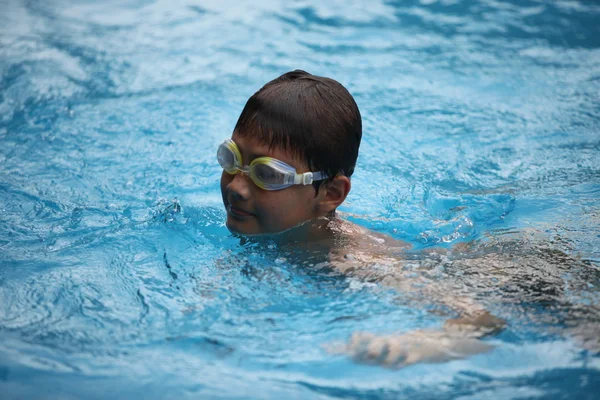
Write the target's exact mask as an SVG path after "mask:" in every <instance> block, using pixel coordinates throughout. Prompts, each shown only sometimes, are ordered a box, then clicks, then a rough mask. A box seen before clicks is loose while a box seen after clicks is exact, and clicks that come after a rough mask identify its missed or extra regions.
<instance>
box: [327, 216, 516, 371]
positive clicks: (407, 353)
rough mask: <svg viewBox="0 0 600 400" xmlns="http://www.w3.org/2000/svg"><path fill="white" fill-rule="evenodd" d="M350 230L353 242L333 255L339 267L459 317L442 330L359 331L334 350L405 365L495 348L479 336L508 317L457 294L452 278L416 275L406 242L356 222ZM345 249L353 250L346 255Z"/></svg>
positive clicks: (496, 328) (494, 329)
mask: <svg viewBox="0 0 600 400" xmlns="http://www.w3.org/2000/svg"><path fill="white" fill-rule="evenodd" d="M346 233H351V234H354V235H352V236H354V237H353V239H354V240H352V242H353V245H352V246H344V248H340V249H337V250H335V251H334V252H332V254H331V255H330V256H331V262H332V264H333V265H334V266H335V267H336V268H337V269H338V270H340V271H341V272H343V273H347V274H349V275H352V276H353V277H356V278H358V279H364V280H368V281H371V282H375V283H379V284H382V285H384V286H388V287H392V288H395V289H397V290H398V291H399V292H402V293H407V294H418V297H423V298H426V299H427V300H428V301H433V302H435V303H441V304H443V305H445V306H447V307H449V308H451V309H453V310H454V311H455V312H457V313H458V314H459V316H458V317H457V318H453V319H449V320H447V321H446V322H445V323H444V326H443V329H442V330H418V331H413V332H409V333H404V334H399V335H386V336H377V335H374V334H372V333H366V332H358V333H355V334H353V335H352V337H351V338H350V340H349V341H348V343H347V344H345V345H344V346H337V347H336V348H335V349H333V350H334V351H337V352H340V351H341V352H344V353H346V354H349V355H350V356H352V357H353V358H354V359H356V360H358V361H362V362H367V363H377V364H383V365H386V366H394V367H402V366H406V365H410V364H414V363H418V362H442V361H447V360H451V359H456V358H463V357H467V356H469V355H473V354H477V353H481V352H484V351H487V350H489V349H491V348H492V346H491V345H489V344H487V343H485V342H483V341H481V340H480V339H479V338H481V337H482V336H485V335H490V334H494V333H497V332H498V331H500V330H502V329H503V327H504V326H505V321H504V320H502V319H500V318H497V317H494V316H493V315H491V314H490V313H489V312H488V311H487V310H485V308H484V307H482V306H481V305H480V304H478V303H477V302H476V301H475V300H474V299H473V298H470V297H465V296H455V295H453V291H452V289H451V288H450V287H449V286H450V285H449V284H448V283H449V282H445V281H443V280H431V279H422V278H423V277H422V276H419V274H418V273H416V274H415V272H414V271H412V270H409V271H406V270H404V268H403V267H404V266H403V263H407V262H410V261H407V260H404V261H403V257H402V253H403V252H404V251H406V250H407V248H408V246H407V244H406V243H404V242H400V241H396V240H394V239H393V238H390V237H389V236H385V235H381V234H377V233H373V232H370V231H368V230H366V229H364V228H362V227H357V226H355V225H354V226H353V227H350V228H347V231H346ZM357 233H360V236H358V235H356V234H357ZM347 249H351V251H350V252H347V253H344V252H346V251H347Z"/></svg>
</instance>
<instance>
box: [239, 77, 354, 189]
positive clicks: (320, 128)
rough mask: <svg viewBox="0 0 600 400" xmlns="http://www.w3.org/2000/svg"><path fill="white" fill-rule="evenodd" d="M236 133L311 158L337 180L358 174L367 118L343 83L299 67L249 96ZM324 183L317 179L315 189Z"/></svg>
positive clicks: (311, 165) (313, 164)
mask: <svg viewBox="0 0 600 400" xmlns="http://www.w3.org/2000/svg"><path fill="white" fill-rule="evenodd" d="M235 132H236V133H237V134H238V135H240V136H242V137H248V138H252V139H254V140H256V141H258V142H259V143H263V144H266V145H268V146H269V148H271V149H273V148H278V149H281V150H283V151H285V152H288V153H289V154H291V155H293V156H296V157H298V158H300V159H301V160H305V161H306V163H307V164H308V167H309V168H310V170H311V171H325V172H326V173H327V176H328V177H329V179H333V178H334V177H335V176H336V175H338V174H343V175H346V176H348V177H350V176H351V175H352V173H353V172H354V166H355V164H356V158H357V157H358V148H359V146H360V139H361V137H362V120H361V116H360V111H359V110H358V106H357V105H356V102H355V101H354V98H353V97H352V95H351V94H350V93H349V92H348V90H346V88H345V87H344V86H342V85H341V84H340V83H339V82H337V81H335V80H333V79H330V78H325V77H321V76H315V75H311V74H309V73H308V72H305V71H301V70H295V71H291V72H288V73H285V74H283V75H281V76H280V77H279V78H276V79H274V80H272V81H271V82H268V83H267V84H266V85H264V86H263V87H262V88H261V89H260V90H259V91H258V92H256V93H254V95H252V97H250V99H248V101H247V102H246V105H245V107H244V109H243V110H242V113H241V115H240V118H239V119H238V121H237V124H236V125H235ZM321 183H322V181H319V182H315V183H314V185H315V189H318V187H319V185H320V184H321Z"/></svg>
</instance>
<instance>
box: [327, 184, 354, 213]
mask: <svg viewBox="0 0 600 400" xmlns="http://www.w3.org/2000/svg"><path fill="white" fill-rule="evenodd" d="M351 187H352V185H351V183H350V178H348V177H347V176H344V175H338V176H336V177H335V178H334V179H333V180H332V181H329V182H326V183H325V184H324V185H321V187H320V188H319V191H324V192H323V193H319V194H320V195H321V196H320V197H321V200H320V202H319V208H320V209H321V212H322V213H323V214H324V215H327V214H329V213H330V212H332V211H334V210H335V209H336V208H337V207H338V206H339V205H340V204H342V203H343V202H344V200H346V196H348V193H349V192H350V188H351Z"/></svg>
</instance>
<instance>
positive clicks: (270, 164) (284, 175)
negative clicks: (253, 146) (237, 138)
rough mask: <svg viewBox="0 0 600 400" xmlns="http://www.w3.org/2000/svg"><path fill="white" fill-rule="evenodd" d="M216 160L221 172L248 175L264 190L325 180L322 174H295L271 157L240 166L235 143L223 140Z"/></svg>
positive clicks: (289, 167)
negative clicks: (221, 168)
mask: <svg viewBox="0 0 600 400" xmlns="http://www.w3.org/2000/svg"><path fill="white" fill-rule="evenodd" d="M217 159H218V160H219V164H221V167H223V170H225V172H227V173H228V174H231V175H235V174H238V173H240V172H242V173H244V174H246V175H248V176H249V177H250V179H252V182H254V184H255V185H256V186H258V187H259V188H261V189H264V190H281V189H285V188H287V187H290V186H292V185H310V184H311V183H313V182H314V181H321V180H323V179H326V178H327V175H326V174H325V173H324V172H305V173H303V174H298V173H296V170H295V169H294V167H292V166H291V165H288V164H286V163H284V162H283V161H279V160H277V159H275V158H272V157H258V158H255V159H254V160H252V162H251V163H250V165H246V166H244V165H242V154H241V153H240V149H239V148H238V147H237V145H236V144H235V142H234V141H233V140H231V139H227V140H225V141H224V142H223V143H222V144H221V145H220V146H219V149H218V150H217Z"/></svg>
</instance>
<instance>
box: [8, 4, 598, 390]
mask: <svg viewBox="0 0 600 400" xmlns="http://www.w3.org/2000/svg"><path fill="white" fill-rule="evenodd" d="M256 3H257V2H249V3H248V4H239V2H235V1H223V0H221V1H218V2H216V1H214V2H213V1H202V2H192V1H181V2H173V1H162V0H158V1H126V2H124V1H112V2H110V1H106V2H103V4H102V5H99V4H96V3H95V2H92V1H87V2H86V1H80V2H71V1H64V0H58V1H52V0H50V1H46V2H41V1H24V0H23V1H19V0H14V1H11V0H9V1H8V2H7V3H5V4H3V5H2V6H1V8H2V9H3V11H2V12H0V68H1V71H2V79H1V81H0V143H1V144H2V146H0V174H1V175H0V209H1V211H2V212H1V213H0V266H1V267H0V338H1V339H0V392H1V393H2V398H8V399H13V398H14V399H16V398H40V397H44V398H56V399H58V398H61V399H62V398H99V399H105V398H112V399H121V398H122V399H128V398H137V397H142V398H157V399H158V398H228V399H229V398H273V399H274V398H282V397H284V396H285V397H287V398H311V399H312V398H322V399H329V398H372V399H379V398H382V399H385V398H389V399H391V398H405V397H415V398H463V399H467V398H483V397H489V398H535V397H541V398H569V397H574V398H575V397H576V398H592V397H593V396H594V393H597V391H598V390H599V389H600V359H599V358H598V356H597V355H595V353H594V351H592V350H590V349H589V347H590V346H589V344H590V343H589V342H593V340H592V339H593V338H594V337H595V338H598V337H599V336H600V335H599V334H598V332H599V331H600V295H599V291H598V287H599V284H600V271H599V268H600V247H599V246H600V235H599V233H600V106H599V105H600V95H599V93H600V25H598V23H597V21H598V19H599V18H600V6H598V5H596V4H594V2H586V1H553V2H550V1H503V2H499V1H493V0H480V1H474V0H473V1H458V0H446V1H444V0H440V1H435V0H427V1H425V0H421V1H402V2H381V1H368V2H367V1H365V2H359V1H357V2H343V1H327V2H323V3H326V4H321V3H322V2H317V1H298V2H293V3H292V2H284V1H264V2H258V3H259V4H256ZM296 68H301V69H304V70H307V71H309V72H311V73H313V74H317V75H326V76H331V77H333V78H335V79H337V80H339V81H340V82H341V83H343V84H344V85H345V86H346V87H347V88H348V89H349V90H350V92H351V93H352V94H353V95H354V97H355V99H356V101H357V103H358V105H359V107H360V109H361V113H362V115H363V125H364V136H363V142H362V146H361V151H360V155H359V160H358V165H357V170H356V173H355V175H354V176H353V190H352V192H351V194H350V196H349V199H348V200H347V202H346V203H345V205H344V207H343V208H342V211H343V212H345V215H346V217H347V218H349V219H351V220H353V221H356V222H358V223H360V224H361V225H363V226H366V227H369V228H371V229H374V230H376V231H379V232H383V233H387V234H389V235H391V236H393V237H395V238H398V239H402V240H406V241H409V242H410V243H412V244H413V245H414V246H415V248H416V249H423V248H427V249H431V248H441V249H444V248H448V247H450V246H454V245H456V244H457V243H463V242H464V243H467V242H469V241H475V243H478V245H477V246H478V247H477V248H478V250H477V252H475V253H477V254H479V256H473V257H471V258H469V257H467V258H468V262H467V261H464V262H463V264H461V263H457V264H455V265H459V266H460V268H452V264H451V263H448V262H446V261H444V260H443V257H442V256H439V257H438V256H436V257H437V258H436V257H433V259H434V260H438V261H439V260H440V259H442V260H441V261H439V262H436V263H433V265H434V266H433V267H432V268H433V269H432V274H433V275H436V276H435V277H434V278H432V279H438V278H440V279H446V280H453V281H456V282H459V284H460V285H462V286H461V287H460V288H461V290H472V291H473V292H474V293H475V294H476V295H479V296H480V297H482V298H483V299H484V300H485V299H488V302H489V305H488V306H489V307H490V308H491V311H493V312H494V313H495V314H496V315H498V316H501V317H502V318H505V319H506V320H507V321H508V326H507V328H506V329H505V330H504V331H503V332H502V333H500V334H499V335H496V336H493V337H490V338H488V339H486V341H488V342H489V343H491V344H493V345H494V346H495V348H494V350H492V351H491V352H488V353H485V354H480V355H476V356H473V357H470V358H466V359H461V360H455V361H451V362H446V363H440V364H419V365H414V366H410V367H407V368H403V369H387V368H382V367H378V366H372V365H364V364H361V363H357V362H354V361H353V360H351V359H349V358H348V357H345V356H343V355H335V354H330V353H328V352H327V351H325V350H324V349H323V346H324V345H326V344H328V343H334V342H339V341H342V342H343V341H346V340H347V339H348V337H349V336H350V335H351V334H352V333H353V332H356V331H369V332H374V333H380V334H385V333H391V332H397V331H400V332H407V331H411V330H415V329H424V328H435V327H439V326H441V324H442V323H443V318H442V317H441V316H440V315H438V314H436V313H432V312H429V311H428V308H427V307H426V306H423V305H420V304H419V303H418V302H415V301H414V299H409V298H408V295H407V294H406V293H402V292H396V291H393V290H390V289H387V288H383V287H381V286H379V285H377V284H373V283H369V282H364V281H360V280H356V279H351V278H347V277H343V276H340V275H339V274H336V273H334V272H331V271H328V270H324V269H319V268H315V267H314V265H305V264H297V263H294V262H292V261H290V260H289V257H286V256H285V254H283V255H282V254H279V253H278V249H277V247H276V246H271V248H267V249H266V250H265V249H264V248H262V247H256V246H252V245H248V246H241V245H240V244H239V240H236V239H235V238H233V237H231V236H230V235H229V233H228V231H227V229H226V228H225V227H224V225H223V221H224V218H225V213H224V210H223V209H222V208H223V207H222V204H221V198H220V193H219V187H218V180H219V176H220V169H219V166H218V164H217V162H216V160H215V149H216V146H217V145H218V143H220V142H221V141H222V140H223V139H224V138H226V137H228V136H229V135H230V134H231V130H232V128H233V126H234V124H235V121H236V119H237V117H238V115H239V112H240V111H241V109H242V107H243V104H244V102H245V100H246V99H247V98H248V97H249V96H250V95H251V94H252V93H254V91H255V90H257V89H258V88H259V87H260V86H261V85H262V84H264V83H265V82H267V81H269V80H271V79H273V78H274V77H276V76H278V75H280V74H281V73H283V72H285V71H288V70H292V69H296ZM492 241H493V242H494V243H496V242H501V243H505V244H503V245H500V246H499V247H498V246H497V247H496V248H495V249H494V250H493V253H494V254H500V255H501V256H502V257H504V256H506V255H507V254H508V256H512V255H515V257H517V259H518V260H520V261H519V262H517V263H516V264H510V265H509V264H502V263H500V264H497V263H495V261H494V260H496V258H490V257H489V256H488V255H487V254H488V253H489V252H488V250H486V249H483V248H486V246H487V245H488V244H489V243H490V242H492ZM524 248H525V250H523V249H524ZM482 249H483V250H482ZM498 249H500V250H498ZM484 253H485V254H484ZM519 257H521V258H519ZM417 264H418V262H417ZM430 264H431V263H429V264H427V265H430ZM498 265H500V266H501V267H502V268H500V272H501V274H503V275H506V276H508V277H509V278H508V279H507V282H508V283H507V282H504V281H502V282H500V281H499V279H500V280H501V278H499V277H498V275H494V274H493V273H492V272H491V271H492V270H493V269H494V268H496V267H497V266H498ZM507 265H509V266H508V267H507ZM419 266H420V267H422V265H419ZM582 338H584V339H585V338H587V339H588V343H587V344H586V343H584V342H585V341H582ZM592 347H593V343H592Z"/></svg>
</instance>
